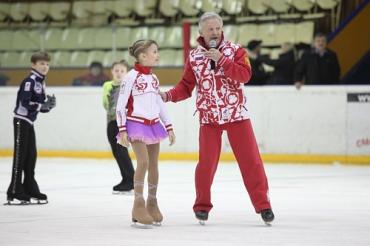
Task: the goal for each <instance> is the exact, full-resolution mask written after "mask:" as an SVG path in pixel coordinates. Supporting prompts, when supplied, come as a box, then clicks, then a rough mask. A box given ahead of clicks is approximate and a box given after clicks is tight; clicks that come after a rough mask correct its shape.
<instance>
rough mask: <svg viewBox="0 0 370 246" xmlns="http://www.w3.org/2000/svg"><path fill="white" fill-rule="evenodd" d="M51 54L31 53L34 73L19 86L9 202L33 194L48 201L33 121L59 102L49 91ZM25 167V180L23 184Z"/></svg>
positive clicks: (42, 201) (41, 201)
mask: <svg viewBox="0 0 370 246" xmlns="http://www.w3.org/2000/svg"><path fill="white" fill-rule="evenodd" d="M49 61H50V56H49V54H48V53H46V52H44V51H39V52H36V53H34V54H33V55H32V56H31V73H30V75H29V76H28V77H26V78H25V79H24V80H23V81H22V83H21V85H20V87H19V90H18V94H17V101H16V107H15V109H14V120H13V125H14V156H13V169H12V179H11V182H10V185H9V188H8V191H7V198H8V203H7V204H9V205H10V204H17V203H12V202H13V200H14V199H16V200H18V201H19V202H20V203H19V204H29V203H30V200H31V198H32V199H35V200H36V201H37V202H38V204H45V203H47V196H46V195H45V194H43V193H41V192H40V190H39V187H38V185H37V182H36V180H35V177H34V176H35V166H36V158H37V151H36V139H35V131H34V127H33V122H34V121H35V120H36V118H37V114H38V113H39V112H42V113H47V112H49V111H50V110H51V109H52V108H54V107H55V105H56V100H55V96H54V95H53V96H49V95H47V96H46V95H45V76H46V74H47V73H48V71H49ZM22 171H23V172H24V180H23V184H22Z"/></svg>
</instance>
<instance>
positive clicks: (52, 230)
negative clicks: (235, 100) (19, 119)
mask: <svg viewBox="0 0 370 246" xmlns="http://www.w3.org/2000/svg"><path fill="white" fill-rule="evenodd" d="M265 167H266V172H267V175H268V177H269V182H270V197H271V201H272V206H273V209H274V212H275V216H276V219H275V221H274V223H273V226H271V227H267V226H265V225H264V223H263V222H262V220H261V218H260V215H257V214H255V212H254V210H253V208H252V206H251V203H250V200H249V197H248V195H247V193H246V191H245V188H244V186H243V184H242V180H241V175H240V173H239V169H238V167H237V166H236V165H235V164H230V163H228V164H222V165H219V169H218V171H217V174H216V178H215V182H214V186H213V204H214V208H213V210H212V211H211V213H210V218H209V221H208V222H207V224H206V226H201V225H199V224H198V223H197V221H196V220H195V218H194V215H193V212H192V205H193V201H194V182H193V177H194V168H195V162H171V161H162V162H161V163H160V185H159V194H158V196H159V205H160V207H161V210H162V213H163V214H164V222H163V226H162V227H158V228H154V229H151V230H143V229H136V228H133V227H131V206H132V200H133V196H132V195H131V196H128V195H112V193H111V190H112V186H113V185H115V184H116V183H118V182H119V181H120V180H119V171H118V167H116V164H115V163H114V161H113V159H112V160H92V159H47V158H39V160H38V163H37V167H36V177H37V180H38V183H39V185H40V187H41V190H42V191H43V192H45V193H47V195H48V196H49V202H50V203H49V204H47V205H43V206H12V207H10V206H0V245H1V246H7V245H27V246H30V245H37V246H40V245H45V246H46V245H53V246H54V245H63V246H67V245H68V246H72V245H84V246H86V245H112V246H113V245H127V246H134V245H161V246H167V245H168V246H174V245H176V246H181V245H186V246H190V245H202V246H206V245H210V246H215V245H222V246H225V245H233V246H234V245H249V246H254V245H258V246H261V245H294V246H298V245H299V246H301V245H315V246H318V245H325V246H328V245H335V246H338V245H356V246H359V245H364V246H365V245H366V246H368V245H370V167H366V166H343V165H307V164H305V165H298V164H296V165H286V164H266V166H265ZM10 172H11V159H10V158H0V193H1V194H0V196H1V201H4V202H5V200H6V188H7V186H8V184H9V182H10Z"/></svg>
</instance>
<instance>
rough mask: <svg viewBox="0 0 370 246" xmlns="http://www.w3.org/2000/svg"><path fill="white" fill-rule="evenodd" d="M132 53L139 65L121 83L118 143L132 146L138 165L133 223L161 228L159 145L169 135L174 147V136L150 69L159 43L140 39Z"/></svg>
mask: <svg viewBox="0 0 370 246" xmlns="http://www.w3.org/2000/svg"><path fill="white" fill-rule="evenodd" d="M129 51H130V55H131V56H133V57H134V58H135V59H136V63H135V67H134V68H133V69H131V70H130V72H129V73H128V74H127V75H126V76H125V77H124V79H123V82H122V86H121V90H120V95H119V98H118V102H117V124H118V128H119V134H118V136H117V139H118V143H120V144H121V145H123V146H126V147H127V146H129V144H130V143H131V145H132V148H133V150H134V153H135V156H136V159H137V166H136V171H135V176H134V191H135V200H134V204H133V209H132V221H133V222H134V223H135V224H134V225H137V226H139V227H144V228H147V227H151V225H152V224H153V223H154V225H160V224H161V222H162V220H163V216H162V213H161V211H160V210H159V208H158V204H157V197H156V194H157V185H158V155H159V148H160V144H159V143H160V141H161V140H163V139H165V138H166V137H167V136H168V137H169V141H170V145H172V144H173V143H174V142H175V134H174V132H173V128H172V125H171V122H170V119H169V117H168V113H167V110H166V107H165V104H164V102H163V101H162V99H161V97H160V95H159V81H158V78H157V76H156V75H155V74H153V73H152V69H151V68H152V67H153V66H154V65H156V64H157V63H158V61H159V53H158V45H157V43H156V42H155V41H153V40H138V41H136V42H135V43H134V44H133V45H132V47H130V49H129ZM126 108H127V111H126ZM160 121H161V122H162V123H163V124H164V126H165V127H164V126H163V125H162V124H161V122H160ZM147 170H148V198H147V200H146V204H145V200H144V196H143V190H144V179H145V175H146V171H147Z"/></svg>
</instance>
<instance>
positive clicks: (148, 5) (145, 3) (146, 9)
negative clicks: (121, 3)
mask: <svg viewBox="0 0 370 246" xmlns="http://www.w3.org/2000/svg"><path fill="white" fill-rule="evenodd" d="M156 6H157V1H156V0H135V1H134V11H135V13H136V14H137V15H139V16H144V17H146V16H150V15H153V14H154V10H155V8H156Z"/></svg>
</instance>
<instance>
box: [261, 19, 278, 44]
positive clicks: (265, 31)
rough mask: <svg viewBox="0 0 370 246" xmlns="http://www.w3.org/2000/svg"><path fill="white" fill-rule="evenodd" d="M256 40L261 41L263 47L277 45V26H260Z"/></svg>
mask: <svg viewBox="0 0 370 246" xmlns="http://www.w3.org/2000/svg"><path fill="white" fill-rule="evenodd" d="M279 35H280V34H279ZM256 39H261V40H262V41H263V45H276V44H277V43H276V25H275V24H273V23H269V24H260V25H258V27H257V36H256Z"/></svg>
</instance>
